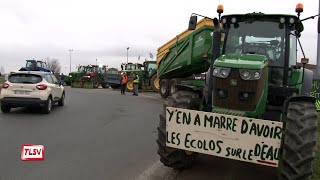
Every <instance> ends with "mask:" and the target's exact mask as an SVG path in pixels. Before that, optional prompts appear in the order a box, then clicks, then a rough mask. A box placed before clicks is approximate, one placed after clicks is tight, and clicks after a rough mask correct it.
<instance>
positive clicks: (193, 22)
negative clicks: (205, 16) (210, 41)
mask: <svg viewBox="0 0 320 180" xmlns="http://www.w3.org/2000/svg"><path fill="white" fill-rule="evenodd" d="M197 21H198V17H197V16H191V17H190V20H189V27H188V30H195V29H196V27H197Z"/></svg>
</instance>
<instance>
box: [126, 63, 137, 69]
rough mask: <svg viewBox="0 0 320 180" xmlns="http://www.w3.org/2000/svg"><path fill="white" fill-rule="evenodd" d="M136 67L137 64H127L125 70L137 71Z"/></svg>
mask: <svg viewBox="0 0 320 180" xmlns="http://www.w3.org/2000/svg"><path fill="white" fill-rule="evenodd" d="M135 69H136V65H135V64H126V66H125V70H135Z"/></svg>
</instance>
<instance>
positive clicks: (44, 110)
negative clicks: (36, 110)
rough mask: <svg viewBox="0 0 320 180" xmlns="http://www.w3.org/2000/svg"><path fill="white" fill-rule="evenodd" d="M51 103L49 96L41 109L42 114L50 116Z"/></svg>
mask: <svg viewBox="0 0 320 180" xmlns="http://www.w3.org/2000/svg"><path fill="white" fill-rule="evenodd" d="M52 106H53V102H52V98H51V96H49V97H48V99H47V101H46V104H45V105H44V106H43V107H42V113H44V114H50V112H51V110H52Z"/></svg>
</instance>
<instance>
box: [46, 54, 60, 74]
mask: <svg viewBox="0 0 320 180" xmlns="http://www.w3.org/2000/svg"><path fill="white" fill-rule="evenodd" d="M45 62H46V63H47V66H48V69H49V70H51V71H53V72H54V73H55V74H56V73H60V71H61V64H60V62H59V60H58V59H56V58H50V57H47V58H45Z"/></svg>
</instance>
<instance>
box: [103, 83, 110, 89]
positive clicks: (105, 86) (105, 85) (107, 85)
mask: <svg viewBox="0 0 320 180" xmlns="http://www.w3.org/2000/svg"><path fill="white" fill-rule="evenodd" d="M101 86H102V88H103V89H107V88H109V87H110V86H109V84H101Z"/></svg>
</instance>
